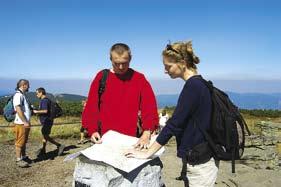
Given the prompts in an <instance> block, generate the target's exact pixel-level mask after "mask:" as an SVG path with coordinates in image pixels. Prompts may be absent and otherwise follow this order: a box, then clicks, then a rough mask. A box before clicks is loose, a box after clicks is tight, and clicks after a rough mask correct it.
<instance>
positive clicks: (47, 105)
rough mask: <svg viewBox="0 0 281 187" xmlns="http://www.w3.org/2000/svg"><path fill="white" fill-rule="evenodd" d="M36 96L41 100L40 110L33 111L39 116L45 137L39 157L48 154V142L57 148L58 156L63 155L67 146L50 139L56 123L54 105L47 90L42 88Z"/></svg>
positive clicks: (38, 89) (38, 152)
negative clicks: (53, 112)
mask: <svg viewBox="0 0 281 187" xmlns="http://www.w3.org/2000/svg"><path fill="white" fill-rule="evenodd" d="M36 96H37V97H38V98H39V99H40V104H39V110H33V112H34V114H38V115H39V120H40V123H41V125H42V128H41V133H42V136H43V140H42V142H43V146H42V148H40V149H39V150H38V151H37V157H41V156H44V155H45V154H46V146H47V142H50V143H52V144H54V145H56V146H57V149H58V155H59V156H60V155H62V153H63V151H64V148H65V145H63V144H60V143H58V142H57V141H55V140H54V139H53V138H51V137H50V134H51V130H52V126H53V123H54V117H55V115H52V105H54V104H53V103H52V102H53V101H51V100H50V99H49V98H47V96H46V90H45V89H44V88H42V87H40V88H37V89H36Z"/></svg>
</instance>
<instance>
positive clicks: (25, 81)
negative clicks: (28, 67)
mask: <svg viewBox="0 0 281 187" xmlns="http://www.w3.org/2000/svg"><path fill="white" fill-rule="evenodd" d="M25 84H29V81H28V80H26V79H20V80H19V81H18V82H17V87H16V90H18V89H19V88H20V87H21V86H22V85H25Z"/></svg>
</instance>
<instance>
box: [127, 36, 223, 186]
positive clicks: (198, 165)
mask: <svg viewBox="0 0 281 187" xmlns="http://www.w3.org/2000/svg"><path fill="white" fill-rule="evenodd" d="M162 56H163V64H164V67H165V73H167V74H168V75H169V76H170V77H171V78H172V79H175V78H181V79H183V80H184V81H185V85H184V87H183V89H182V91H181V93H180V96H179V99H178V103H177V106H176V108H175V111H174V113H173V115H172V117H171V118H170V119H169V120H168V121H167V125H166V126H165V127H164V128H163V129H162V131H161V132H160V134H159V136H158V137H157V139H156V141H155V142H154V143H153V145H152V146H151V147H150V148H149V149H148V150H144V151H138V150H136V149H132V150H128V151H127V152H126V154H125V155H126V156H127V157H135V158H143V159H146V158H150V157H151V156H152V155H154V153H156V152H157V151H158V150H159V149H160V148H161V147H162V146H163V145H165V144H166V143H167V142H168V141H169V139H170V138H171V137H172V136H175V137H176V140H177V156H178V157H180V158H181V159H182V163H183V168H182V173H181V177H182V179H183V180H184V182H185V186H188V185H189V186H202V187H203V186H204V187H209V186H214V185H215V181H216V178H217V172H218V165H217V164H218V163H216V162H215V160H214V158H213V154H212V152H211V150H210V148H209V146H208V143H207V140H205V138H204V135H203V133H202V132H201V131H200V129H199V127H198V126H197V125H196V121H198V119H200V127H201V130H202V129H203V130H207V129H209V128H210V125H211V120H210V119H211V113H212V102H211V95H210V91H209V89H208V87H207V86H206V85H205V84H204V83H203V82H202V81H200V80H199V79H198V78H197V77H201V76H200V75H198V72H197V66H196V64H198V63H199V58H198V57H197V56H195V54H194V52H193V49H192V43H191V41H190V42H178V43H174V44H172V45H170V44H168V45H167V46H166V48H165V49H164V50H163V52H162ZM188 183H189V184H188Z"/></svg>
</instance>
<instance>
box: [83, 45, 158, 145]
mask: <svg viewBox="0 0 281 187" xmlns="http://www.w3.org/2000/svg"><path fill="white" fill-rule="evenodd" d="M110 60H111V62H112V69H110V70H109V74H108V77H107V80H106V84H105V91H104V93H103V94H102V96H101V99H100V101H101V102H100V103H101V104H100V110H99V109H98V89H99V82H100V80H101V78H102V74H103V73H102V71H100V72H99V73H98V74H97V75H96V77H95V78H94V80H93V82H92V84H91V87H90V91H89V95H88V101H87V104H86V106H85V109H84V111H83V114H82V124H83V127H84V128H86V129H87V130H88V133H89V135H90V136H91V140H92V141H93V142H94V143H97V144H99V143H102V142H101V135H102V134H104V133H106V132H107V131H108V130H114V131H117V132H120V133H123V134H126V135H129V136H136V132H137V120H138V112H139V111H140V112H141V120H142V128H143V134H142V136H141V137H140V139H139V141H138V143H137V144H136V145H135V146H136V147H139V148H146V147H147V146H148V144H149V139H150V136H151V132H153V131H154V130H156V129H157V127H158V123H159V120H158V113H157V106H156V99H155V95H154V93H153V90H152V88H151V86H150V84H149V82H148V81H147V80H146V78H145V77H144V75H143V74H141V73H139V72H137V71H135V70H133V69H131V68H129V65H130V61H131V51H130V48H129V47H128V46H127V45H126V44H123V43H117V44H115V45H113V46H112V47H111V50H110ZM98 122H101V123H100V124H101V125H100V129H99V127H98Z"/></svg>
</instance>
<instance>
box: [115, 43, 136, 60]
mask: <svg viewBox="0 0 281 187" xmlns="http://www.w3.org/2000/svg"><path fill="white" fill-rule="evenodd" d="M113 51H114V52H116V53H117V54H119V55H122V54H123V53H124V52H127V53H128V55H129V58H130V60H131V58H132V55H131V49H130V47H129V46H128V45H127V44H124V43H116V44H114V45H113V46H112V47H111V48H110V60H112V56H111V53H112V52H113Z"/></svg>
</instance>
